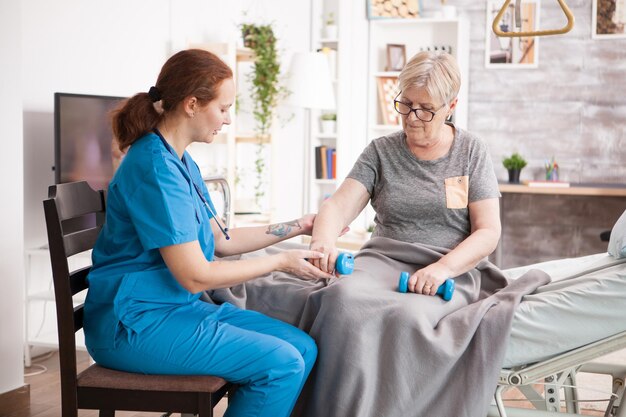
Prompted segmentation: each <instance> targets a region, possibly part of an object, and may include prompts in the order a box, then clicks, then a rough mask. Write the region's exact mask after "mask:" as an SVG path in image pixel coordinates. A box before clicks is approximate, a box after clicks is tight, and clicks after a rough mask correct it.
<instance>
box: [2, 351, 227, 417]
mask: <svg viewBox="0 0 626 417" xmlns="http://www.w3.org/2000/svg"><path fill="white" fill-rule="evenodd" d="M35 362H36V363H38V364H41V365H44V366H45V367H46V368H48V370H47V371H46V372H44V373H42V374H40V375H35V376H31V377H25V378H24V380H25V382H26V383H27V384H30V408H29V409H27V410H20V411H18V412H15V413H12V414H9V415H8V416H2V417H60V416H61V383H60V381H59V356H58V355H57V353H56V352H55V353H54V354H53V355H52V356H50V357H49V358H47V359H45V360H43V361H37V360H35ZM88 365H89V356H88V355H87V353H85V352H78V369H79V371H81V370H83V369H85V368H86V367H87V366H88ZM35 371H37V369H35V368H27V369H25V373H29V372H35ZM225 410H226V400H222V401H220V403H219V404H218V405H217V407H216V408H215V414H214V415H215V417H222V416H223V415H224V412H225ZM162 414H163V413H138V412H129V411H118V412H116V413H115V416H116V417H159V416H161V415H162ZM78 415H79V416H80V417H98V411H96V410H79V411H78Z"/></svg>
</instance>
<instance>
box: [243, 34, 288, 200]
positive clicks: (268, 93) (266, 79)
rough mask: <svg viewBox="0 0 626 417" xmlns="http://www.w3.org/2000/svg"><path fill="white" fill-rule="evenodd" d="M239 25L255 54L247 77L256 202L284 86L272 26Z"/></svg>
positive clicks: (246, 44)
mask: <svg viewBox="0 0 626 417" xmlns="http://www.w3.org/2000/svg"><path fill="white" fill-rule="evenodd" d="M240 28H241V35H242V37H243V40H244V46H246V47H248V48H250V49H252V50H253V51H254V55H255V59H254V66H253V71H252V72H251V73H250V74H249V81H250V82H251V84H252V91H251V98H252V101H253V116H254V120H255V122H256V126H255V135H256V138H257V140H258V148H257V152H256V160H255V171H256V178H257V183H256V185H255V187H254V188H255V200H256V203H257V205H259V202H260V199H261V198H262V197H263V196H264V195H265V191H264V190H263V173H264V171H265V159H264V158H263V150H264V142H265V141H266V140H267V139H268V137H269V132H270V129H271V127H272V122H273V119H274V114H275V110H276V106H277V103H278V100H279V98H280V97H281V96H282V95H284V94H285V93H286V89H285V88H284V87H283V86H281V84H280V80H279V74H280V61H279V59H278V53H277V51H276V37H275V36H274V30H273V29H272V26H271V25H255V24H250V23H244V24H242V25H241V26H240Z"/></svg>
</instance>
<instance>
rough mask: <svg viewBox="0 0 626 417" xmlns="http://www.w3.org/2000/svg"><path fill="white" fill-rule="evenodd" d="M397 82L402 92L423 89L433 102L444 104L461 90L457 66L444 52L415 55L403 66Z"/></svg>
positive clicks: (450, 56) (452, 58)
mask: <svg viewBox="0 0 626 417" xmlns="http://www.w3.org/2000/svg"><path fill="white" fill-rule="evenodd" d="M398 80H399V82H400V89H401V90H402V91H405V90H406V89H408V88H410V87H419V88H424V89H426V92H428V95H429V96H430V97H431V98H432V99H433V100H439V101H440V102H443V103H445V104H450V102H452V100H454V99H455V98H456V96H457V95H458V94H459V89H460V88H461V73H460V71H459V66H458V64H457V63H456V60H455V59H454V57H453V56H452V55H450V54H448V53H446V52H430V51H425V52H420V53H418V54H416V55H415V56H413V58H411V60H410V61H409V62H408V63H407V64H406V65H405V66H404V68H403V69H402V72H401V73H400V76H399V77H398Z"/></svg>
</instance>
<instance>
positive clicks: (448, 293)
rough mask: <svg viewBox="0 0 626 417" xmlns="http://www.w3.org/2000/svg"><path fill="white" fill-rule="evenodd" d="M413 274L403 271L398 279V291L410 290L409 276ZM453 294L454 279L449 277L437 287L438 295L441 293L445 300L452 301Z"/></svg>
mask: <svg viewBox="0 0 626 417" xmlns="http://www.w3.org/2000/svg"><path fill="white" fill-rule="evenodd" d="M410 277H411V276H410V275H409V273H408V272H401V273H400V279H399V280H398V291H400V292H407V291H409V278H410ZM452 294H454V280H453V279H452V278H448V279H447V280H445V282H444V283H443V284H441V285H440V286H439V288H437V295H440V296H441V298H443V299H444V300H445V301H450V300H451V299H452Z"/></svg>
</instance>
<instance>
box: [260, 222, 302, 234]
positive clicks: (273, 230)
mask: <svg viewBox="0 0 626 417" xmlns="http://www.w3.org/2000/svg"><path fill="white" fill-rule="evenodd" d="M294 227H297V228H298V229H302V226H300V222H299V221H298V220H293V221H291V222H285V223H277V224H270V225H269V226H267V230H266V231H265V234H266V235H274V236H278V237H285V236H287V235H288V234H289V233H290V232H291V230H292V228H294Z"/></svg>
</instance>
